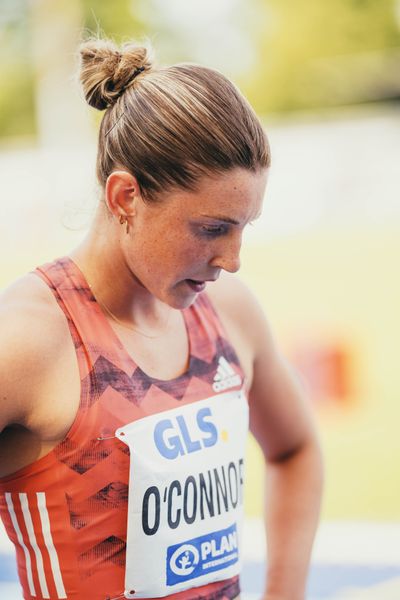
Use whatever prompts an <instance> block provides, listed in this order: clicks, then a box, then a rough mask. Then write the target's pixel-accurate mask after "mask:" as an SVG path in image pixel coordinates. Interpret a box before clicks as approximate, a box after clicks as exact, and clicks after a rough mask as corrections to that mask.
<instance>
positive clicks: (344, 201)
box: [0, 0, 400, 520]
mask: <svg viewBox="0 0 400 600" xmlns="http://www.w3.org/2000/svg"><path fill="white" fill-rule="evenodd" d="M90 34H101V35H106V36H109V37H112V38H114V39H115V40H116V41H117V42H123V41H126V40H129V39H132V38H135V39H142V38H144V37H147V38H149V39H150V41H151V42H152V44H153V46H154V47H155V51H156V56H157V58H158V61H159V62H160V63H162V64H169V63H172V62H179V61H193V62H201V63H202V64H206V65H209V66H213V67H215V68H218V69H220V70H222V71H223V72H224V73H225V74H226V75H228V76H229V77H231V78H232V79H233V80H234V81H235V82H236V83H237V84H238V85H239V87H240V88H241V90H242V91H243V93H244V94H245V95H246V96H247V97H248V98H249V100H250V102H251V103H252V104H253V106H254V107H255V108H256V110H257V112H258V114H259V115H260V117H261V118H262V120H263V122H264V124H265V127H266V130H267V132H268V134H269V137H270V141H271V146H272V156H273V166H272V173H271V181H270V184H269V188H268V190H267V196H266V201H265V208H264V213H263V216H262V218H261V219H260V221H259V222H257V225H256V226H255V227H254V228H253V229H252V230H251V231H249V232H248V234H247V238H246V240H245V244H244V248H243V267H242V271H241V276H242V277H243V279H244V280H246V281H247V282H248V283H249V284H250V286H251V287H252V288H253V289H254V290H255V291H256V292H257V294H258V296H259V298H260V299H261V302H262V303H263V305H264V307H265V310H266V312H267V314H268V317H269V319H270V321H271V323H272V327H273V329H274V331H275V334H276V337H277V338H278V340H279V341H280V343H281V346H282V347H283V349H284V351H285V353H286V354H287V355H288V357H289V358H290V359H291V361H292V362H293V363H294V365H295V366H296V367H297V369H298V370H299V372H300V373H301V375H302V377H303V378H304V382H305V384H306V386H307V389H308V392H309V397H310V402H312V403H313V406H314V408H315V413H316V418H317V420H318V424H319V426H320V430H321V436H322V441H323V445H324V451H325V455H326V462H327V487H326V494H325V498H324V504H323V517H324V518H325V519H369V520H389V519H390V520H398V519H399V518H400V510H399V504H400V491H399V490H400V485H399V481H398V475H397V470H398V464H399V459H400V436H399V434H398V423H399V421H400V408H399V401H398V399H399V393H400V375H399V372H400V369H399V367H398V360H397V339H398V337H399V333H400V316H399V310H398V307H399V304H400V284H399V278H398V263H399V257H400V241H399V240H400V236H399V233H400V194H399V183H398V180H399V164H400V161H399V158H400V136H399V133H400V111H399V107H400V102H399V100H400V2H399V1H395V0H379V1H376V0H325V1H324V2H321V1H320V0H297V2H293V1H289V0H246V1H245V0H219V1H218V2H216V1H215V0H202V1H201V2H200V1H199V0H192V1H187V0H138V1H130V2H128V1H127V0H115V1H113V2H107V1H106V0H98V1H90V0H68V1H67V0H32V1H28V0H0V46H1V63H0V81H1V85H0V169H1V178H0V192H1V197H2V202H1V205H0V223H1V225H0V227H1V231H0V244H1V247H0V249H1V257H2V268H1V272H0V286H1V287H4V286H6V285H8V284H9V283H10V282H11V281H12V280H13V279H15V278H16V277H17V276H19V275H21V274H23V273H24V272H26V271H27V270H29V269H32V268H34V267H35V266H36V265H37V264H39V263H41V262H46V261H49V260H51V259H53V258H55V257H56V256H59V255H62V254H66V253H67V252H68V251H69V249H71V248H72V247H73V246H74V245H75V244H76V243H78V242H79V241H80V239H82V237H83V236H84V234H85V231H86V229H87V227H88V224H89V223H90V218H91V215H92V213H93V209H94V207H95V204H96V195H97V189H96V184H95V176H94V161H95V151H96V128H97V125H98V121H99V118H98V117H99V115H98V114H95V111H92V110H91V109H89V108H88V107H87V106H86V105H85V103H84V101H83V99H82V97H81V93H80V91H79V86H78V85H77V82H76V72H77V52H76V50H77V44H78V42H79V40H80V39H81V38H82V37H84V36H86V35H90ZM249 453H250V458H251V460H250V461H249V463H248V464H249V469H248V484H247V485H248V493H247V505H246V506H247V513H248V514H250V515H258V514H260V513H261V507H262V485H261V482H260V477H259V469H260V466H261V462H262V459H261V456H260V454H259V452H258V450H257V448H256V446H255V444H254V442H253V441H252V440H250V441H249Z"/></svg>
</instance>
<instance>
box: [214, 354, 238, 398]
mask: <svg viewBox="0 0 400 600" xmlns="http://www.w3.org/2000/svg"><path fill="white" fill-rule="evenodd" d="M241 383H242V379H241V377H240V375H238V374H237V373H235V371H234V370H233V369H232V367H231V365H230V364H229V363H228V361H227V360H226V358H224V357H223V356H220V357H219V360H218V368H217V372H216V374H215V377H214V383H213V390H214V391H215V392H222V391H223V390H227V389H228V388H231V387H235V386H236V385H240V384H241Z"/></svg>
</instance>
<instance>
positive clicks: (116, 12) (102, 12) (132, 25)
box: [81, 0, 146, 43]
mask: <svg viewBox="0 0 400 600" xmlns="http://www.w3.org/2000/svg"><path fill="white" fill-rule="evenodd" d="M81 3H82V8H83V15H84V27H85V31H86V32H87V33H88V34H89V35H101V36H106V37H108V38H112V39H114V40H115V41H116V42H117V43H119V42H124V41H126V40H130V39H132V38H134V37H139V38H140V37H141V36H142V35H144V34H146V26H145V25H144V24H143V23H142V22H141V20H140V19H139V18H138V17H137V16H136V15H135V12H134V6H135V2H134V1H133V0H113V2H110V1H109V0H95V1H93V0H81Z"/></svg>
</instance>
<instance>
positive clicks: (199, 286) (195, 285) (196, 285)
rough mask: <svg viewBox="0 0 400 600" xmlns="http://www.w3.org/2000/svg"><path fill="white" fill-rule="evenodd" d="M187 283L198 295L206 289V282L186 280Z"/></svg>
mask: <svg viewBox="0 0 400 600" xmlns="http://www.w3.org/2000/svg"><path fill="white" fill-rule="evenodd" d="M186 283H187V284H188V286H189V287H190V288H191V289H192V290H193V291H194V292H196V293H198V292H202V291H203V290H204V288H205V287H206V282H205V281H197V280H196V279H186Z"/></svg>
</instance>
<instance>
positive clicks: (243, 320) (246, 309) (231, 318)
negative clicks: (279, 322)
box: [207, 273, 268, 386]
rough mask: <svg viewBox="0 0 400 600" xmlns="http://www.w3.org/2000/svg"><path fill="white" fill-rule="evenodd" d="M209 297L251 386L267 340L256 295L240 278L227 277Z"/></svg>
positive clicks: (212, 287) (264, 320) (263, 320)
mask: <svg viewBox="0 0 400 600" xmlns="http://www.w3.org/2000/svg"><path fill="white" fill-rule="evenodd" d="M207 294H208V296H209V297H210V300H211V302H212V303H213V305H214V308H215V309H216V311H217V313H218V316H219V317H220V319H221V322H222V324H223V326H224V328H225V331H226V332H227V334H228V337H229V340H230V342H231V343H232V344H233V346H234V348H235V350H236V353H237V355H238V357H239V360H240V362H241V364H242V367H243V368H244V371H245V373H246V379H247V384H248V385H249V386H251V383H252V380H253V375H254V364H255V360H256V356H257V353H258V348H259V343H260V336H261V335H262V332H264V335H263V340H264V343H265V340H266V339H267V337H268V335H267V324H266V319H265V316H264V312H263V310H262V308H261V306H260V304H259V302H258V301H257V299H256V297H255V295H254V293H253V292H252V291H251V290H250V289H249V288H248V287H247V285H246V284H245V283H244V282H243V281H241V280H240V279H239V278H238V277H237V276H235V275H232V274H230V273H226V274H225V273H224V274H222V275H221V277H220V279H219V280H218V281H217V282H215V283H213V284H212V285H210V286H209V287H208V288H207Z"/></svg>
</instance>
